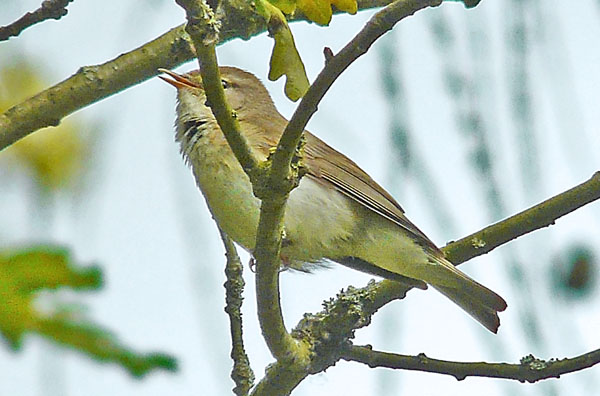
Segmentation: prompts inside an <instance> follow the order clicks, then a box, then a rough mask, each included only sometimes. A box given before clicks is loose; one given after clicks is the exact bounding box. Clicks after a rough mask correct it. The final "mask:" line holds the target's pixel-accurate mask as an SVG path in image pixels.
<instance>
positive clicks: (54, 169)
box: [0, 61, 87, 190]
mask: <svg viewBox="0 0 600 396" xmlns="http://www.w3.org/2000/svg"><path fill="white" fill-rule="evenodd" d="M48 85H50V84H48V83H45V82H44V81H43V76H41V75H40V74H39V73H38V72H37V71H36V70H33V69H32V67H31V66H30V64H28V63H26V62H24V61H19V62H15V63H14V64H12V65H8V66H3V67H2V68H1V69H0V112H4V111H5V110H6V109H8V108H9V107H11V106H12V105H14V104H16V103H19V102H20V101H22V100H24V99H25V98H27V97H28V96H31V95H33V94H35V93H37V92H40V91H41V90H43V89H44V88H46V87H47V86H48ZM80 128H81V127H80V126H79V125H77V124H76V123H75V122H74V121H69V120H65V121H62V122H61V124H60V125H59V126H58V127H53V128H44V129H41V130H39V131H37V132H35V133H33V134H31V135H29V136H27V137H26V138H24V139H22V140H20V141H19V142H17V143H15V144H13V145H12V146H11V147H10V148H9V149H7V150H6V151H5V152H3V153H2V154H1V155H2V156H3V157H5V156H9V157H10V158H11V160H12V161H11V162H10V163H11V164H13V165H17V166H25V167H26V168H27V169H29V170H30V171H31V173H32V175H33V176H34V177H35V179H36V181H37V183H38V184H39V185H41V186H42V187H44V188H46V189H48V190H56V189H60V188H64V187H68V186H69V185H71V184H72V183H73V182H74V181H75V180H76V179H77V177H78V176H80V175H81V174H82V169H83V168H84V164H85V162H84V159H85V157H86V151H87V150H86V142H85V141H84V139H82V137H81V134H80V133H79V129H80Z"/></svg>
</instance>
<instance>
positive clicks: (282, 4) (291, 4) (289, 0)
mask: <svg viewBox="0 0 600 396" xmlns="http://www.w3.org/2000/svg"><path fill="white" fill-rule="evenodd" d="M269 2H270V3H271V4H273V5H274V6H275V7H277V8H279V9H280V10H281V11H283V12H284V13H286V14H288V15H289V14H291V13H293V12H294V11H296V0H269Z"/></svg>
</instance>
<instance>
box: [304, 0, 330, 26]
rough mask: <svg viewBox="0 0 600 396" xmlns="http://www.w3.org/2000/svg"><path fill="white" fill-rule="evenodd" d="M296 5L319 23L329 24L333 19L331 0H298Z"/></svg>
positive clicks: (309, 17)
mask: <svg viewBox="0 0 600 396" xmlns="http://www.w3.org/2000/svg"><path fill="white" fill-rule="evenodd" d="M296 7H298V9H299V10H300V11H302V12H303V13H304V15H306V16H307V17H308V19H310V20H311V21H314V22H316V23H318V24H319V25H329V22H330V21H331V15H332V11H331V2H330V1H329V0H298V2H297V3H296Z"/></svg>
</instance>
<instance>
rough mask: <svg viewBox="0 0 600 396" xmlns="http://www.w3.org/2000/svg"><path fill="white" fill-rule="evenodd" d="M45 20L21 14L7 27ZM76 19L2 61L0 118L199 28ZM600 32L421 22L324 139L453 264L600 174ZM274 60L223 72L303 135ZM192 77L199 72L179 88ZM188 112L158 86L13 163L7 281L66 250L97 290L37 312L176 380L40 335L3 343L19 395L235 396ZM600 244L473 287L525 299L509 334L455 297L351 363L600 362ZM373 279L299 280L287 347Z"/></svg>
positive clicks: (338, 94)
mask: <svg viewBox="0 0 600 396" xmlns="http://www.w3.org/2000/svg"><path fill="white" fill-rule="evenodd" d="M39 5H40V2H39V1H34V0H22V1H14V0H4V1H3V5H2V9H1V11H0V26H1V25H7V24H9V23H11V22H12V21H14V20H16V19H17V18H19V17H20V16H22V15H23V14H24V13H25V12H27V11H32V10H34V9H36V8H37V7H39ZM68 10H69V13H68V15H67V16H65V17H63V19H61V20H60V21H46V22H44V23H41V24H39V25H36V26H33V27H31V28H29V29H27V30H26V31H24V32H23V33H22V34H21V35H20V36H19V37H16V38H11V39H10V40H9V41H4V42H0V111H4V110H5V109H7V108H8V107H10V106H12V105H13V104H16V103H18V102H20V101H21V100H23V99H24V98H26V97H27V96H30V95H32V94H34V93H36V92H38V91H39V90H41V89H44V88H46V87H48V86H51V85H53V84H55V83H57V82H59V81H62V80H63V79H65V78H67V77H68V76H70V75H71V74H73V73H74V72H75V71H76V70H77V69H78V68H79V67H81V66H85V65H94V64H99V63H104V62H106V61H108V60H110V59H113V58H114V57H116V56H117V55H119V54H121V53H124V52H127V51H130V50H132V49H134V48H136V47H138V46H140V45H142V44H144V43H145V42H147V41H149V40H151V39H154V38H155V37H157V36H159V35H161V34H162V33H164V32H165V31H167V30H168V29H170V28H172V27H174V26H176V25H178V24H180V23H182V22H183V21H184V18H185V16H184V13H183V11H182V9H181V8H180V7H178V6H177V5H176V4H175V3H174V2H173V1H167V0H153V1H149V0H148V1H144V2H139V1H135V2H134V1H119V2H115V1H112V2H85V1H75V2H73V3H71V4H70V5H69V7H68ZM372 13H373V12H372V11H366V12H360V13H359V14H357V15H355V16H336V17H334V18H333V20H332V22H331V26H330V27H328V28H322V27H318V26H317V25H315V24H308V23H294V24H292V25H291V28H292V30H293V32H294V35H295V39H296V44H297V47H298V49H299V52H300V54H301V56H302V57H303V60H304V63H305V65H306V69H307V72H308V75H309V78H311V80H312V79H314V77H315V76H316V74H317V73H318V72H319V70H320V69H321V67H322V65H323V54H322V51H323V47H325V46H327V47H331V48H332V49H333V51H334V52H337V51H338V50H339V49H340V48H341V47H342V46H343V45H345V43H346V42H347V41H348V40H349V39H350V38H351V37H352V36H353V35H354V34H356V32H358V30H359V29H360V28H361V27H362V26H363V25H364V23H365V22H366V21H367V20H368V19H369V17H370V16H371V15H372ZM599 21H600V2H598V1H591V0H582V1H578V2H576V4H574V3H572V2H560V1H557V0H551V1H545V2H542V1H539V0H529V1H525V0H512V1H504V2H494V1H489V0H485V1H483V2H482V3H481V4H480V5H479V6H478V7H476V8H475V9H472V10H465V9H464V7H463V6H462V5H461V4H459V3H444V4H443V5H442V6H441V7H438V8H435V9H428V10H426V11H421V12H418V13H417V14H416V15H415V16H413V17H411V18H408V19H406V20H404V21H402V22H400V23H399V24H398V25H397V27H396V28H395V29H394V30H393V31H392V32H391V33H389V34H388V35H387V36H385V37H384V38H383V39H381V40H380V41H378V42H377V43H376V44H375V45H374V46H373V48H372V49H371V51H370V52H369V53H368V54H367V55H366V56H364V57H362V58H361V59H360V60H358V61H357V62H356V63H354V64H353V65H352V66H351V67H350V69H349V70H348V71H347V72H346V73H345V74H343V75H342V77H341V78H340V79H339V80H338V81H337V82H336V83H335V84H334V86H333V87H332V89H331V91H330V92H329V94H328V95H327V96H326V97H325V99H324V101H323V102H322V104H321V105H320V106H319V111H318V112H317V114H316V115H315V116H314V117H313V119H312V121H311V122H310V124H309V126H308V129H309V130H311V131H312V132H313V133H315V134H316V135H318V136H319V137H321V138H322V139H324V140H325V141H326V142H328V143H329V144H331V145H332V146H334V147H336V148H337V149H338V150H340V151H342V152H343V153H345V154H347V155H348V156H350V157H351V158H353V159H354V160H355V161H356V162H357V163H358V164H359V165H360V166H361V167H363V169H365V170H366V171H367V172H368V173H370V174H371V175H372V176H373V177H374V178H375V179H376V180H377V181H379V182H380V183H381V184H382V185H383V186H384V187H385V188H386V189H388V190H389V191H390V192H391V193H392V194H393V195H394V196H395V197H396V198H397V199H398V201H399V202H400V203H401V204H402V206H403V207H404V209H405V210H406V212H407V215H408V217H409V218H410V219H411V220H412V221H413V222H415V223H416V224H417V225H419V227H420V228H421V229H422V230H423V231H424V232H426V233H427V234H428V235H429V236H430V237H431V239H432V240H433V241H435V242H436V243H437V244H438V245H439V246H443V245H445V244H446V243H447V242H449V241H452V240H456V239H459V238H461V237H463V236H465V235H467V234H469V233H471V232H474V231H477V230H479V229H481V228H483V227H485V226H486V225H489V224H490V223H493V222H496V221H498V220H500V219H502V218H504V217H507V216H509V215H511V214H514V213H517V212H519V211H521V210H523V209H525V208H527V207H530V206H532V205H534V204H536V203H538V202H540V201H542V200H544V199H546V198H549V197H551V196H553V195H556V194H558V193H560V192H562V191H564V190H566V189H568V188H571V187H572V186H574V185H576V184H579V183H581V182H583V181H585V180H587V179H588V178H589V177H590V176H591V175H592V174H593V172H595V171H597V170H599V169H600V165H599V164H600V161H599V160H598V153H600V137H599V136H600V133H599V132H600V131H599V127H598V125H600V112H598V102H599V98H600V96H599V94H598V92H599V91H600V73H599V72H598V71H599V70H598V67H599V65H600V47H599V46H598V45H597V37H600V23H599ZM271 48H272V41H271V39H269V38H268V37H267V36H266V35H264V34H263V35H261V36H258V37H255V38H253V39H251V40H249V41H247V42H245V41H242V40H233V41H231V42H229V43H227V44H225V45H222V46H220V47H219V48H218V55H219V61H220V63H221V64H223V65H235V66H238V67H240V68H243V69H245V70H248V71H251V72H252V73H254V74H256V75H257V76H259V78H261V79H262V80H263V81H264V82H265V84H266V86H267V88H268V90H269V91H270V92H271V93H272V95H273V97H274V100H275V102H276V104H277V106H278V108H279V109H280V111H281V112H282V113H283V114H284V115H285V116H287V117H289V116H290V115H291V114H292V112H293V110H294V106H295V105H294V104H293V103H291V102H290V101H288V100H287V99H285V97H284V96H283V81H278V82H275V83H273V82H268V81H267V78H266V76H267V74H268V59H269V56H270V51H271ZM195 68H197V64H196V63H195V62H190V63H188V64H185V65H183V66H181V68H179V69H177V70H178V71H188V70H191V69H195ZM174 108H175V90H174V89H173V88H172V87H171V86H169V85H167V84H165V83H164V82H162V81H161V80H159V79H157V78H153V79H151V80H149V81H146V82H144V83H142V84H140V85H138V86H135V87H132V88H130V89H128V90H126V91H124V92H122V93H120V94H117V95H114V96H112V97H110V98H108V99H105V100H103V101H101V102H99V103H96V104H94V105H92V106H89V107H88V108H85V109H83V110H81V111H79V112H77V113H76V114H73V115H71V116H69V117H67V118H66V119H65V120H63V122H62V123H61V125H60V126H59V127H58V128H51V129H47V130H41V131H39V132H36V133H35V134H34V135H32V136H31V137H30V138H27V139H25V140H23V141H22V142H20V143H18V144H17V145H15V146H13V147H11V148H10V149H8V150H5V151H3V152H2V153H0V261H1V260H2V259H3V258H4V259H6V257H14V255H15V254H17V253H18V252H23V251H24V252H26V253H27V252H31V250H30V249H32V247H36V246H39V244H43V245H58V246H61V247H64V248H66V249H68V255H67V254H63V253H60V254H59V256H60V257H62V258H65V257H67V256H68V257H67V258H68V261H70V262H71V264H72V265H73V266H75V267H74V268H77V270H74V271H75V272H77V271H79V275H78V276H80V277H77V276H75V278H77V279H79V280H81V279H83V278H85V277H86V276H87V275H90V273H92V275H93V274H95V275H94V276H95V277H94V276H92V278H93V279H94V280H92V281H89V282H88V283H86V281H80V282H79V283H77V282H74V283H73V282H72V283H71V285H72V286H73V287H71V288H65V287H63V288H58V290H49V291H41V292H37V293H33V294H32V295H31V296H30V297H29V298H30V300H26V302H30V303H31V304H33V307H35V310H36V312H42V313H46V314H48V315H50V314H52V315H58V316H59V317H60V315H63V316H62V317H67V318H69V319H70V320H73V321H75V322H76V323H79V322H80V323H92V324H93V326H92V328H91V329H90V328H87V327H85V326H82V327H81V328H78V329H77V331H83V333H82V334H87V335H88V336H89V335H90V334H97V333H98V332H100V333H101V334H102V336H101V338H100V339H101V340H103V341H102V342H100V341H98V342H97V343H96V344H97V345H95V346H92V347H89V346H88V347H89V349H94V348H95V347H101V346H102V345H104V346H106V345H112V344H111V343H114V344H115V345H120V347H122V349H123V350H122V351H121V350H119V351H121V352H123V353H124V354H125V355H126V356H129V355H127V353H132V354H138V355H144V356H146V357H148V356H150V360H152V359H153V358H156V359H158V363H157V364H156V365H155V366H153V365H152V364H151V366H152V367H153V368H155V369H154V370H150V371H149V372H147V373H146V371H144V370H142V371H136V370H135V369H132V368H131V367H129V368H124V366H123V365H120V364H117V363H111V362H100V361H98V360H97V359H92V358H90V357H89V356H88V355H86V354H84V353H81V352H79V351H76V350H74V349H72V348H67V347H63V346H59V345H57V344H54V343H52V342H50V341H48V337H43V336H40V335H38V334H36V333H35V332H27V333H26V334H25V336H24V337H22V338H20V339H19V338H18V337H16V338H14V339H11V337H10V335H11V334H13V335H14V334H16V333H10V332H8V331H7V330H6V329H4V330H3V335H4V337H3V341H2V342H0V395H10V394H18V395H22V396H30V395H44V396H46V395H52V396H54V395H87V396H93V395H105V394H107V393H109V392H110V393H111V394H127V395H171V394H176V395H194V394H203V395H217V394H219V395H220V394H230V389H231V388H232V387H233V383H232V381H231V380H230V378H229V372H230V370H231V361H230V359H229V350H230V339H229V327H228V326H229V324H228V320H227V317H226V315H225V313H224V312H223V307H224V289H223V287H222V284H223V282H224V281H225V276H224V272H223V271H224V263H225V258H224V250H223V247H222V244H221V241H220V238H219V236H218V233H217V229H216V227H215V225H214V224H213V222H212V220H211V218H210V215H209V213H208V210H207V209H206V206H205V204H204V200H203V198H202V196H201V194H200V193H199V191H198V190H197V189H196V186H195V183H194V180H193V177H192V175H191V172H190V170H189V169H188V168H187V167H186V166H185V165H184V163H183V161H182V160H181V157H180V155H179V152H178V147H177V146H176V145H175V143H174V139H173V137H174V133H173V122H174V119H175V114H174ZM599 222H600V205H599V204H598V203H594V204H591V205H589V206H586V207H584V208H582V209H580V210H578V211H576V212H575V213H572V214H570V215H568V216H566V217H565V218H562V219H560V220H558V221H557V223H556V225H554V226H552V227H550V228H546V229H543V230H539V231H537V232H535V233H533V234H530V235H528V236H525V237H523V238H520V239H519V240H517V241H514V242H511V243H509V244H507V245H504V246H502V247H500V248H498V249H496V250H494V251H493V252H491V253H490V254H487V255H485V256H482V257H478V258H476V259H474V260H472V261H470V262H469V263H466V264H464V265H463V266H461V269H462V270H464V271H466V272H467V273H469V274H471V275H472V276H473V277H475V278H476V279H477V280H479V281H481V282H482V283H483V284H485V285H486V286H488V287H490V288H491V289H493V290H495V291H496V292H498V293H499V294H501V295H502V296H503V297H504V298H505V299H506V300H507V302H508V305H509V308H508V310H507V311H506V312H505V313H503V314H502V315H501V322H502V326H501V327H500V331H499V333H498V335H492V334H490V333H488V332H487V331H486V330H485V329H484V328H483V327H481V326H480V325H478V324H477V323H476V322H475V321H473V320H472V319H471V318H470V317H469V316H467V315H465V314H464V313H463V312H462V311H461V310H460V309H458V308H457V307H455V306H454V305H452V303H450V302H449V301H448V300H447V299H445V298H444V297H442V296H441V295H440V294H438V293H435V292H434V291H428V292H421V291H412V292H410V293H409V295H408V297H407V298H406V299H405V300H403V301H399V302H394V303H392V304H389V305H388V306H386V307H385V308H384V309H382V310H381V311H380V312H379V313H378V314H377V315H376V316H375V317H374V320H373V323H372V325H371V326H369V327H368V328H366V329H362V330H360V331H358V332H357V338H356V343H357V344H367V343H368V344H372V345H373V346H374V347H375V348H377V349H380V350H385V351H391V352H398V353H402V354H418V353H425V354H426V355H428V356H430V357H434V358H439V359H449V360H458V361H480V360H485V361H493V362H496V361H507V362H514V363H516V362H518V361H519V359H520V358H521V357H523V356H525V355H527V354H530V353H532V354H534V355H535V356H536V357H540V358H543V359H547V358H552V357H555V358H563V357H572V356H575V355H578V354H581V353H585V352H587V351H590V350H592V349H595V348H597V347H598V344H597V334H599V333H600V300H599V292H598V286H597V281H596V279H597V277H598V254H599V252H598V243H599V241H600V224H599ZM44 249H45V248H44ZM44 249H42V252H46V253H47V252H48V249H50V248H48V249H46V250H44ZM50 250H52V249H50ZM15 252H16V253H15ZM46 253H44V254H46ZM51 253H52V252H51ZM51 253H48V254H49V255H52V254H51ZM11 255H12V256H11ZM17 255H18V254H17ZM44 257H45V256H44ZM242 260H243V262H244V263H247V262H248V256H247V255H245V254H242ZM13 261H14V260H13ZM61 268H62V267H61ZM63 270H64V268H63ZM33 271H34V272H35V270H33ZM64 271H66V270H64ZM67 272H69V271H67ZM100 272H101V274H102V276H101V279H100V275H99V273H100ZM69 273H70V272H69ZM86 274H87V275H86ZM244 277H245V279H246V282H247V286H246V291H245V295H244V296H245V304H244V307H243V312H244V326H245V327H244V336H245V340H246V347H247V352H248V354H249V356H250V361H251V363H252V367H253V368H254V371H255V374H256V376H257V377H258V378H261V377H262V375H263V372H264V368H265V367H266V365H267V364H269V363H270V362H271V361H272V358H271V357H270V354H269V352H268V350H267V348H266V346H265V345H264V342H263V340H262V337H261V335H260V330H259V328H258V322H257V318H256V309H255V295H254V285H253V281H254V274H253V273H251V272H250V271H249V270H248V267H247V266H246V267H245V273H244ZM86 279H88V280H89V279H90V278H89V277H88V278H86ZM369 279H371V277H370V276H368V275H365V274H361V273H358V272H356V271H353V270H350V269H346V268H344V267H341V266H337V265H334V266H333V267H332V268H331V269H329V270H322V271H318V272H316V273H314V274H310V275H309V274H298V273H291V272H285V273H283V274H282V276H281V283H282V286H281V288H282V304H283V311H284V316H285V319H286V324H287V326H288V327H289V328H291V327H293V326H295V325H296V323H297V322H298V321H299V319H300V318H301V317H302V314H303V313H305V312H316V311H319V310H320V309H321V302H322V301H323V300H325V299H328V298H330V297H332V296H334V295H335V294H336V293H337V292H338V291H339V290H341V289H342V288H345V287H347V286H348V285H354V286H363V285H365V284H366V283H367V282H368V280H369ZM1 281H2V279H0V283H1ZM5 283H6V280H5ZM51 289H52V288H51ZM0 291H1V290H0ZM0 304H2V302H1V301H0ZM5 308H6V307H5ZM0 311H1V309H0ZM5 311H6V309H5ZM77 321H79V322H77ZM0 324H1V322H0ZM82 328H83V330H82ZM44 329H45V330H44ZM44 329H43V331H42V333H43V332H44V331H45V332H46V334H48V332H49V330H48V328H44ZM67 330H68V329H67ZM95 331H96V333H95ZM102 337H104V338H102ZM92 339H93V338H92ZM117 349H118V348H117ZM127 351H129V352H127ZM153 353H159V354H160V355H148V354H153ZM136 356H137V355H136ZM171 358H174V359H176V361H177V370H176V371H175V372H172V371H171V370H172V369H173V361H172V360H170V359H171ZM161 359H162V360H161ZM109 360H110V359H109ZM117 360H118V359H117ZM124 360H126V361H130V359H129V360H128V359H124ZM155 362H156V361H155ZM598 370H599V369H598V368H592V369H589V370H586V371H582V372H577V373H574V374H569V375H565V376H563V377H562V378H561V379H560V380H549V381H545V382H541V383H537V384H520V383H516V382H514V381H513V382H510V381H506V380H495V379H485V378H484V379H481V378H467V379H466V380H465V381H461V382H458V381H456V380H455V379H454V378H452V377H447V376H441V375H435V374H426V373H419V372H407V371H392V370H386V369H369V368H367V367H366V366H363V365H359V364H354V363H348V362H344V361H341V362H339V363H338V364H337V365H336V366H335V367H332V368H330V369H329V370H328V371H327V372H326V373H324V374H320V375H315V376H311V377H309V378H308V379H307V380H305V381H304V382H302V384H301V385H300V386H299V387H298V388H297V389H296V391H295V392H294V394H295V395H320V394H323V395H342V394H344V395H384V394H385V395H390V394H393V395H403V394H406V395H434V394H440V393H442V392H443V394H445V395H465V394H467V395H471V394H472V395H478V394H486V395H509V394H510V395H561V394H567V393H568V394H588V395H591V394H595V393H596V392H598V389H600V379H599V377H600V376H599V371H598ZM143 373H146V375H145V376H143V377H142V378H139V376H140V375H141V374H143ZM132 374H134V375H132ZM136 374H137V375H138V377H136V376H135V375H136Z"/></svg>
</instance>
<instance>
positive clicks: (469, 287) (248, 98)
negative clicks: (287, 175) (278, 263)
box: [161, 67, 506, 333]
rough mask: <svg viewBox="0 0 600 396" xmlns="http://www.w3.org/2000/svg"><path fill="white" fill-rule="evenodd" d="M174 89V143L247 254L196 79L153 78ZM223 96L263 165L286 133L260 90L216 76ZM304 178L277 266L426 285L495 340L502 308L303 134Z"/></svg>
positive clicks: (242, 204) (293, 198) (392, 204)
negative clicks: (334, 266)
mask: <svg viewBox="0 0 600 396" xmlns="http://www.w3.org/2000/svg"><path fill="white" fill-rule="evenodd" d="M161 71H163V72H164V73H166V74H168V75H169V76H170V77H171V78H172V79H169V78H166V77H161V78H162V79H163V80H165V81H166V82H168V83H169V84H171V85H173V86H174V87H175V88H177V98H178V104H177V122H176V129H177V131H176V140H177V141H178V142H179V143H180V144H181V152H182V154H183V156H184V158H185V160H186V161H187V163H188V164H190V165H191V167H192V170H193V173H194V176H195V178H196V182H197V184H198V186H199V187H200V190H201V191H202V194H204V197H205V198H206V202H207V204H208V207H209V209H210V211H211V213H212V215H213V217H214V218H215V220H216V221H217V223H218V224H219V227H220V228H221V229H222V230H223V231H225V232H226V233H227V235H229V236H230V237H231V238H232V239H233V240H234V241H236V242H237V243H238V244H240V245H241V246H242V247H244V249H246V250H247V251H249V252H250V253H252V251H253V249H254V243H255V240H256V228H257V226H258V218H259V211H260V201H259V200H258V199H257V198H256V197H255V196H254V195H253V193H252V185H251V184H250V181H249V179H248V177H247V176H246V174H245V173H244V171H243V170H242V167H241V166H240V164H239V163H238V161H237V160H236V158H235V156H234V155H233V152H232V151H231V149H230V148H229V145H228V144H227V141H226V140H225V137H224V136H223V133H222V132H221V129H220V128H219V125H218V124H217V121H216V119H215V117H214V116H213V113H212V111H211V109H210V108H209V107H208V106H207V103H206V96H205V93H204V90H203V87H202V78H201V76H200V73H199V71H193V72H191V73H188V74H185V75H179V74H177V73H174V72H171V71H168V70H163V69H161ZM220 72H221V77H222V83H223V87H224V88H225V95H226V98H227V101H228V102H229V104H230V106H231V107H232V108H233V109H234V110H235V112H236V114H237V119H238V121H239V123H240V128H241V131H242V133H243V134H244V136H245V138H246V139H247V140H248V142H249V144H250V146H251V147H252V148H253V149H254V153H255V154H256V156H257V157H258V158H260V159H263V160H264V159H266V158H267V156H268V155H269V150H270V149H272V148H273V147H275V146H276V145H277V142H278V140H279V138H280V136H281V134H282V132H283V130H284V128H285V126H286V125H287V122H288V121H287V120H286V119H285V118H284V117H283V116H282V115H281V114H279V112H278V111H277V108H276V107H275V105H274V103H273V100H272V99H271V97H270V96H269V93H268V92H267V90H266V88H265V87H264V86H263V84H262V83H261V82H260V81H259V80H258V79H257V78H256V77H255V76H254V75H252V74H250V73H248V72H245V71H242V70H240V69H237V68H234V67H221V68H220ZM304 135H305V138H306V145H305V147H304V159H303V161H304V164H305V165H306V166H307V168H308V173H307V174H306V176H304V177H303V178H302V179H301V180H300V185H299V186H298V187H297V188H296V189H294V190H293V191H292V192H291V193H290V196H289V200H288V202H287V207H286V212H285V220H284V227H285V239H284V241H283V244H282V249H281V258H282V265H283V266H285V267H289V268H294V269H300V270H306V269H309V268H311V267H313V266H315V265H317V264H319V263H322V262H324V261H325V260H330V261H334V262H337V263H340V264H343V265H346V266H348V267H351V268H355V269H358V270H360V271H364V272H367V273H371V274H374V275H378V276H382V277H384V278H388V279H392V280H403V281H406V280H407V279H406V278H410V279H411V280H412V284H413V285H416V286H420V287H421V288H425V287H426V286H425V284H424V283H423V282H426V283H428V284H430V285H432V286H433V287H434V288H436V289H437V290H439V291H440V292H441V293H442V294H444V295H445V296H447V297H448V298H449V299H451V300H452V301H454V302H455V303H456V304H458V305H459V306H460V307H461V308H462V309H464V310H465V311H466V312H468V313H469V314H470V315H471V316H472V317H474V318H475V319H476V320H477V321H479V322H480V323H481V324H482V325H483V326H485V327H486V328H487V329H489V330H490V331H492V332H494V333H496V332H497V331H498V326H500V320H499V318H498V312H499V311H503V310H504V309H506V302H505V301H504V300H503V299H502V297H500V296H499V295H497V294H496V293H494V292H493V291H491V290H490V289H488V288H486V287H485V286H483V285H481V284H479V283H477V282H476V281H474V280H473V279H471V278H469V277H468V276H467V275H465V274H464V273H463V272H461V271H459V270H458V269H457V268H456V267H454V265H452V264H451V263H450V262H449V261H448V260H446V258H445V257H444V254H443V253H442V252H441V251H440V250H439V249H438V248H437V247H436V246H435V244H434V243H433V242H431V240H429V238H427V236H425V234H424V233H423V232H421V230H419V229H418V228H417V227H416V226H415V225H414V224H413V223H411V222H410V221H409V220H408V219H407V218H406V216H405V215H404V210H403V209H402V207H400V205H399V204H398V203H397V202H396V201H395V200H394V198H392V196H391V195H390V194H388V193H387V192H386V191H385V190H384V189H383V188H382V187H380V186H379V185H378V184H377V183H376V182H375V181H374V180H373V179H371V177H370V176H369V175H367V174H366V173H365V172H364V171H363V170H362V169H360V168H359V167H358V165H356V164H355V163H354V162H353V161H352V160H350V159H349V158H348V157H346V156H345V155H343V154H341V153H339V152H338V151H336V150H335V149H333V148H331V147H330V146H328V145H327V144H326V143H324V142H323V141H321V140H320V139H319V138H317V137H315V136H314V135H312V134H311V133H310V132H308V131H305V132H304Z"/></svg>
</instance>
